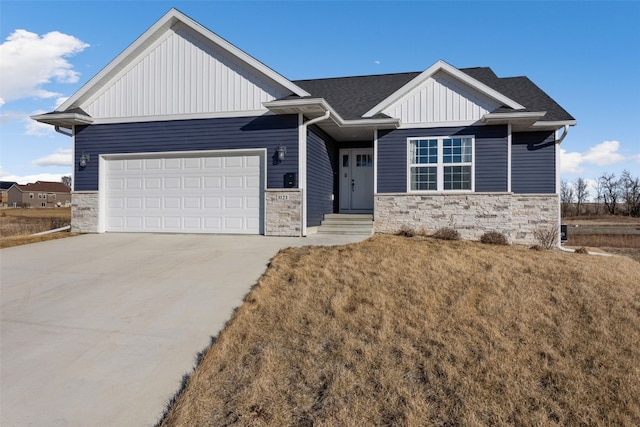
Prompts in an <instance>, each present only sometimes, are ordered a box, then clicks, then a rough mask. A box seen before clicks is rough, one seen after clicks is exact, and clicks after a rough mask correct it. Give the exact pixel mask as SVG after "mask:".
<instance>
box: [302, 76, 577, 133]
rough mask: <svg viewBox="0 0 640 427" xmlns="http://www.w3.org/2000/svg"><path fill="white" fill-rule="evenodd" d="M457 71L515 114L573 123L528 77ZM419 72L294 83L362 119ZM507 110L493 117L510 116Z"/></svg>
mask: <svg viewBox="0 0 640 427" xmlns="http://www.w3.org/2000/svg"><path fill="white" fill-rule="evenodd" d="M460 71H462V72H464V73H465V74H467V75H469V76H470V77H472V78H474V79H476V80H478V81H480V82H481V83H484V84H485V85H487V86H489V87H490V88H492V89H494V90H496V91H498V92H500V93H502V94H503V95H505V96H507V97H508V98H511V99H513V100H514V101H516V102H518V103H519V104H521V105H523V106H524V107H525V109H524V110H517V111H546V112H547V114H546V115H545V117H544V118H543V121H565V120H574V118H573V117H572V116H571V115H570V114H569V113H567V111H566V110H565V109H564V108H562V107H561V106H560V105H558V103H557V102H555V101H554V100H553V99H552V98H551V97H550V96H549V95H547V94H546V93H545V92H544V91H543V90H542V89H540V88H539V87H538V86H536V85H535V84H534V83H533V82H532V81H531V80H529V79H528V78H527V77H498V76H496V74H495V73H494V72H493V70H491V68H489V67H476V68H462V69H460ZM419 74H420V72H410V73H397V74H378V75H370V76H357V77H335V78H328V79H313V80H297V81H294V82H293V83H295V84H296V85H298V86H300V87H301V88H302V89H304V90H306V91H307V92H309V93H310V94H311V97H321V98H324V99H325V100H327V102H328V103H329V104H330V105H331V106H332V107H333V108H334V109H335V110H336V111H337V112H338V114H340V115H341V116H342V118H344V119H346V120H353V119H359V118H362V115H363V114H364V113H366V112H367V111H369V110H370V109H371V108H373V107H374V106H376V105H377V104H379V103H380V102H381V101H383V100H384V99H385V98H387V97H388V96H389V95H391V94H392V93H394V92H395V91H396V90H398V89H400V88H401V87H402V86H404V85H405V84H406V83H408V82H409V81H411V80H412V79H414V78H415V77H417V76H418V75H419ZM513 111H516V110H513V109H511V108H508V107H506V106H503V107H499V108H498V109H496V110H494V111H493V112H495V113H506V112H513Z"/></svg>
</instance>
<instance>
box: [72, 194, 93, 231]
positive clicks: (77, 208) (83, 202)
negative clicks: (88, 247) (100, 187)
mask: <svg viewBox="0 0 640 427" xmlns="http://www.w3.org/2000/svg"><path fill="white" fill-rule="evenodd" d="M99 203H100V200H99V196H98V192H97V191H74V192H72V193H71V231H73V232H76V233H97V232H98V220H99V218H100V215H99Z"/></svg>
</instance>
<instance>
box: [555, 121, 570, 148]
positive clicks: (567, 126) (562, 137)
mask: <svg viewBox="0 0 640 427" xmlns="http://www.w3.org/2000/svg"><path fill="white" fill-rule="evenodd" d="M568 133H569V125H564V132H563V133H562V136H561V137H560V139H558V140H556V143H558V144H560V143H562V141H563V140H564V139H565V137H566V136H567V134H568Z"/></svg>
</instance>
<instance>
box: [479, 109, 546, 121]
mask: <svg viewBox="0 0 640 427" xmlns="http://www.w3.org/2000/svg"><path fill="white" fill-rule="evenodd" d="M545 114H547V112H546V111H533V112H513V113H487V114H485V115H484V116H483V117H482V121H483V122H485V123H487V122H491V121H494V120H519V119H521V120H531V119H541V118H543V117H544V115H545Z"/></svg>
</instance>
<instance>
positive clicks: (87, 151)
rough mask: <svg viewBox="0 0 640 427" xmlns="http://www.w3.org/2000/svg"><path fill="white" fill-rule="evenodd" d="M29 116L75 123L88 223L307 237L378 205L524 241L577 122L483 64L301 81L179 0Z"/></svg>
mask: <svg viewBox="0 0 640 427" xmlns="http://www.w3.org/2000/svg"><path fill="white" fill-rule="evenodd" d="M32 118H33V119H35V120H37V121H39V122H43V123H48V124H51V125H53V126H55V127H56V130H58V131H59V132H62V133H65V134H67V135H69V136H70V137H71V138H72V139H73V150H74V156H75V157H74V165H75V166H74V176H73V183H74V189H73V193H72V228H73V229H75V230H76V231H80V232H99V233H101V232H172V233H174V232H184V233H246V234H265V235H282V236H306V235H307V234H308V233H311V232H313V231H314V229H315V227H317V226H318V225H320V223H321V221H322V219H323V217H324V216H325V215H326V214H330V213H345V214H355V213H367V214H371V215H372V219H373V221H374V229H375V231H376V232H393V231H395V230H398V229H399V228H401V227H402V226H409V227H412V228H427V229H430V230H435V229H437V228H440V227H445V226H450V227H454V228H456V229H458V230H459V231H460V232H461V234H462V236H463V237H464V238H477V237H479V236H480V235H481V234H482V233H483V232H484V231H485V230H499V231H502V232H504V233H506V234H507V235H508V236H510V237H511V239H512V240H513V241H516V242H531V241H533V232H534V230H535V229H536V228H537V227H547V226H553V227H556V226H558V223H559V216H560V213H559V195H558V193H559V166H558V162H559V145H560V142H561V141H562V139H563V138H564V137H565V136H566V134H567V132H568V129H569V126H573V125H575V124H576V121H575V120H574V118H573V117H572V116H571V115H569V114H568V113H567V112H566V111H565V110H564V109H563V108H562V107H561V106H560V105H558V104H557V103H556V102H555V101H554V100H553V99H551V98H550V97H549V96H548V95H547V94H546V93H545V92H543V91H542V90H541V89H540V88H538V87H537V86H536V85H535V84H534V83H533V82H531V81H530V80H529V79H528V78H527V77H508V78H501V77H498V76H496V74H494V72H493V71H492V70H491V69H490V68H486V67H481V68H465V69H458V68H456V67H454V66H452V65H450V64H448V63H446V62H444V61H438V62H436V63H435V64H433V65H432V66H430V67H429V68H427V69H426V70H424V71H421V72H411V73H398V74H386V75H370V76H356V77H344V78H327V79H314V80H300V81H290V80H288V79H287V78H285V77H283V76H282V75H280V74H278V73H277V72H276V71H274V70H272V69H271V68H269V67H268V66H266V65H264V64H263V63H261V62H259V61H258V60H256V59H254V58H253V57H252V56H249V55H248V54H247V53H245V52H243V51H242V50H240V49H238V48H237V47H235V46H234V45H232V44H230V43H229V42H227V41H226V40H224V39H222V38H221V37H219V36H217V35H216V34H214V33H213V32H211V31H210V30H208V29H206V28H204V27H203V26H201V25H199V24H198V23H197V22H195V21H193V20H192V19H190V18H189V17H187V16H185V15H184V14H182V13H181V12H179V11H177V10H175V9H172V10H170V11H169V12H168V13H167V14H166V15H165V16H163V17H162V18H161V19H160V20H159V21H158V22H156V23H155V24H154V25H153V26H152V27H151V28H149V29H148V30H147V31H146V32H145V33H144V34H143V35H142V36H140V37H139V38H138V39H137V40H136V41H135V42H133V44H131V45H130V46H129V47H128V48H127V49H125V50H124V51H123V52H122V53H121V54H120V55H119V56H117V57H116V58H115V59H114V60H113V61H111V62H110V63H109V64H108V65H107V66H106V67H105V68H104V69H102V70H101V71H100V72H99V73H98V74H97V75H96V76H95V77H93V78H92V79H91V80H90V81H89V82H87V84H85V85H84V86H83V87H82V88H81V89H80V90H79V91H78V92H76V93H75V94H74V95H73V96H71V97H70V98H69V99H68V100H67V101H66V102H64V103H63V104H62V105H61V106H59V107H58V108H57V109H56V110H55V111H53V112H50V113H46V114H40V115H36V116H33V117H32Z"/></svg>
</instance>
